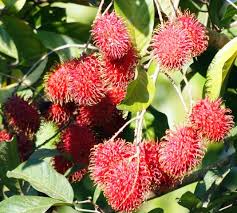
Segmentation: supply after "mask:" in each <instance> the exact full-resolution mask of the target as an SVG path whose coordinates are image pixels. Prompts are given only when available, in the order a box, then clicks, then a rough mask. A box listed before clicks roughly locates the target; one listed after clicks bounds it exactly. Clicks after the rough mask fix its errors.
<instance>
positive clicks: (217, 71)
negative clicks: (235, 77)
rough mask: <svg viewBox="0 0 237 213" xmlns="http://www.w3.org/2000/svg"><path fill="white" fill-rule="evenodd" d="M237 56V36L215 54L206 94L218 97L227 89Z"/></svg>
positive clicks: (210, 96) (208, 73) (214, 97)
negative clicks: (226, 85)
mask: <svg viewBox="0 0 237 213" xmlns="http://www.w3.org/2000/svg"><path fill="white" fill-rule="evenodd" d="M236 57H237V38H234V39H232V40H231V41H230V42H228V43H227V44H226V45H225V46H224V47H223V48H222V49H220V50H219V51H218V52H217V54H216V55H215V57H214V59H213V61H212V63H211V64H210V65H209V67H208V70H207V80H206V82H205V88H204V95H205V96H208V97H209V98H211V99H217V98H218V97H219V96H221V93H223V91H224V89H225V83H226V81H227V78H228V75H229V71H230V69H231V67H232V65H233V63H234V61H235V59H236Z"/></svg>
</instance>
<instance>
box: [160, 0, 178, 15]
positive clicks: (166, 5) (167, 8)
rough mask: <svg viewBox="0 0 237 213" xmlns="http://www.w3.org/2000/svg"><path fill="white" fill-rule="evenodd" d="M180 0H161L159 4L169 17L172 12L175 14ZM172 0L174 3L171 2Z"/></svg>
mask: <svg viewBox="0 0 237 213" xmlns="http://www.w3.org/2000/svg"><path fill="white" fill-rule="evenodd" d="M179 1H180V0H172V1H167V0H159V4H160V7H161V10H162V12H163V13H165V14H166V15H167V16H168V17H170V16H171V15H172V14H174V8H175V9H176V10H177V9H178V5H179ZM170 2H172V3H173V5H171V4H170Z"/></svg>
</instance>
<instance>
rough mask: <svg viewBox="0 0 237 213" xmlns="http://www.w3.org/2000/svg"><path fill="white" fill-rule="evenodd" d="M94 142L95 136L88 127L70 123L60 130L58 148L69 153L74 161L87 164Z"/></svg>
mask: <svg viewBox="0 0 237 213" xmlns="http://www.w3.org/2000/svg"><path fill="white" fill-rule="evenodd" d="M95 144H96V139H95V136H94V134H93V132H92V131H91V130H90V129H89V128H88V127H85V126H79V125H76V124H72V125H70V126H69V127H67V128H66V129H65V130H64V131H63V132H62V135H61V142H60V143H59V149H60V150H62V151H63V152H65V153H67V154H69V155H71V156H72V158H73V161H74V162H75V163H80V164H83V165H87V164H88V163H89V154H90V149H91V148H92V147H93V146H94V145H95Z"/></svg>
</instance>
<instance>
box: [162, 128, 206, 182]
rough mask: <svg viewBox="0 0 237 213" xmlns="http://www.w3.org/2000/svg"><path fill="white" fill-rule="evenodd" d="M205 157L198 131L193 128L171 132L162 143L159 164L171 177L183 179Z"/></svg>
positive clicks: (168, 132)
mask: <svg viewBox="0 0 237 213" xmlns="http://www.w3.org/2000/svg"><path fill="white" fill-rule="evenodd" d="M203 156H204V146H203V144H202V142H201V139H200V136H199V135H198V133H197V131H196V130H194V129H193V128H191V127H181V128H179V129H177V130H175V131H172V130H169V131H167V134H166V136H165V141H162V142H161V143H160V149H159V163H160V166H161V169H162V170H163V171H164V172H165V173H166V174H168V175H169V176H171V177H174V178H177V179H182V178H183V176H184V175H185V174H186V173H188V172H189V171H191V170H192V169H194V168H195V167H196V166H197V165H198V164H199V163H200V162H201V160H202V158H203Z"/></svg>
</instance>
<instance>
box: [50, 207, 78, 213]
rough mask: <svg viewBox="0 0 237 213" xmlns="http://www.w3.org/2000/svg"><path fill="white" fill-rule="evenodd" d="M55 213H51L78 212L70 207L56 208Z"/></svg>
mask: <svg viewBox="0 0 237 213" xmlns="http://www.w3.org/2000/svg"><path fill="white" fill-rule="evenodd" d="M55 211H56V212H55ZM55 211H54V212H52V213H78V211H76V210H75V209H73V208H72V207H71V206H57V207H56V208H55Z"/></svg>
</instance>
